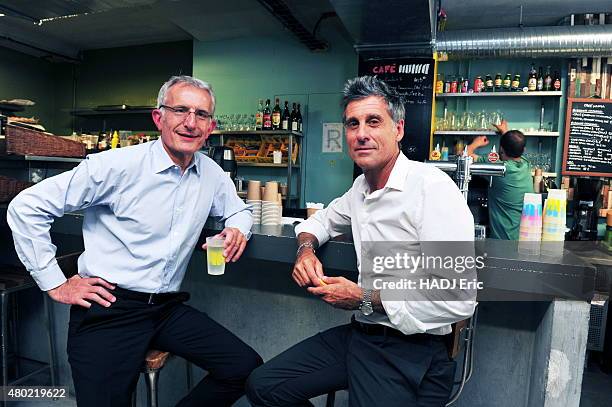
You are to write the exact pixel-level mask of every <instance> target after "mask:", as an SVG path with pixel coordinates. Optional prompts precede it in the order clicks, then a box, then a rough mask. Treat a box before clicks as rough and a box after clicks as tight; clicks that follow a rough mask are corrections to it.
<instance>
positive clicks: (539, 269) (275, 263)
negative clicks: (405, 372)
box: [53, 215, 595, 407]
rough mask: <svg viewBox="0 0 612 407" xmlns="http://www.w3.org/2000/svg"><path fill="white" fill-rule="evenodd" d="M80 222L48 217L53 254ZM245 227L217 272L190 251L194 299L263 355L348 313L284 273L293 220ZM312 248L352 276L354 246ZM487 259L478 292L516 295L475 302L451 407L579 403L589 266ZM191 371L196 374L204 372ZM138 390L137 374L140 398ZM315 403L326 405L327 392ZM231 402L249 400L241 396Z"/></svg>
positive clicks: (172, 373) (181, 378) (174, 369)
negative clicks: (466, 356)
mask: <svg viewBox="0 0 612 407" xmlns="http://www.w3.org/2000/svg"><path fill="white" fill-rule="evenodd" d="M81 220H82V218H81V216H79V215H67V216H65V217H64V218H61V219H58V220H57V221H56V223H55V224H54V226H53V238H54V241H55V242H56V244H57V246H58V250H59V252H60V253H67V252H70V251H74V250H80V249H82V241H81V236H80V234H81V231H80V227H81ZM219 229H220V225H219V224H215V223H214V222H208V223H207V224H206V226H205V228H204V230H203V232H202V236H201V239H200V241H201V242H203V240H204V237H205V236H207V235H212V234H214V233H216V231H218V230H219ZM252 232H253V236H252V237H251V240H250V242H249V244H248V246H247V249H246V250H245V252H244V254H243V257H242V259H241V260H240V261H239V262H237V263H234V264H229V265H228V267H227V268H226V272H225V274H224V275H222V276H209V275H208V274H207V273H206V261H205V260H206V259H205V254H204V252H203V251H202V250H201V249H196V251H195V252H194V254H193V256H192V259H191V262H190V265H189V270H188V271H187V274H186V278H185V280H184V283H183V290H185V291H189V292H190V293H191V299H190V302H189V303H190V304H191V305H193V306H194V307H196V308H198V309H200V310H203V311H205V312H207V313H208V314H209V315H211V316H212V317H213V318H215V319H216V320H217V321H219V322H220V323H222V324H223V325H225V326H226V327H227V328H229V329H230V330H232V331H233V332H235V333H236V334H238V336H240V337H241V338H242V339H243V340H244V341H245V342H247V343H248V344H250V345H251V346H253V347H254V348H255V349H256V350H257V351H258V352H259V353H260V354H261V355H262V357H263V358H264V360H269V359H270V358H272V357H273V356H275V355H276V354H278V353H279V352H281V351H283V350H285V349H286V348H288V347H290V346H292V345H293V344H295V343H297V342H298V341H300V340H302V339H304V338H306V337H309V336H311V335H313V334H315V333H317V332H319V331H322V330H324V329H327V328H330V327H332V326H335V325H339V324H345V323H348V322H349V319H350V315H351V312H347V311H342V310H338V309H334V308H332V307H330V306H328V305H327V304H325V303H324V302H322V301H321V300H319V299H318V298H315V297H313V296H312V295H310V294H308V293H307V292H306V291H305V290H303V289H301V288H299V287H298V286H297V285H296V284H295V283H294V282H293V280H292V279H291V270H292V266H293V261H294V255H295V249H296V246H297V245H296V239H295V235H294V233H293V227H292V226H289V225H284V226H260V225H255V226H253V229H252ZM201 242H200V243H201ZM198 247H199V245H198ZM317 255H318V256H319V258H320V259H321V261H322V263H323V267H324V270H325V273H326V274H327V275H342V276H345V277H347V278H350V279H355V278H356V276H357V273H356V258H355V252H354V248H353V245H352V243H351V242H350V241H348V239H345V241H331V242H328V243H327V244H326V245H325V246H324V247H323V248H321V249H320V250H319V251H318V252H317ZM488 260H489V261H488V262H487V264H488V266H487V267H486V268H485V269H484V271H482V272H481V273H480V275H479V278H480V279H481V280H482V281H483V282H484V286H485V290H484V292H483V293H482V294H483V295H485V296H486V295H487V294H490V293H495V292H497V291H498V290H499V291H500V292H503V293H505V294H506V295H507V294H509V293H510V294H511V295H514V296H516V298H517V299H520V300H521V301H504V302H500V301H495V302H493V301H491V302H489V301H482V300H481V302H480V304H479V314H478V322H477V326H476V338H475V360H474V374H473V376H472V378H471V380H470V381H469V382H468V383H467V385H466V386H465V389H464V390H463V393H462V395H461V397H460V398H459V400H458V401H457V402H456V403H455V405H456V406H470V407H478V406H482V407H485V406H486V407H490V406H491V405H495V406H496V407H506V406H507V407H520V406H529V407H536V406H546V407H557V406H558V407H571V406H575V407H578V405H579V400H580V392H581V383H582V373H583V366H584V358H585V351H586V343H587V333H588V321H589V309H590V305H589V301H590V297H591V296H592V292H593V287H594V282H595V268H594V267H593V266H591V265H590V264H589V263H587V262H585V261H583V260H581V259H580V258H578V257H577V256H575V255H573V254H571V253H568V252H565V253H564V255H563V256H560V257H557V258H551V257H546V256H531V257H529V256H528V257H525V256H523V255H520V254H518V253H516V252H515V253H512V252H511V251H509V250H507V248H504V249H503V250H502V249H499V250H498V249H496V247H495V245H492V246H490V247H489V258H488ZM534 294H537V295H538V297H537V298H539V300H538V301H524V299H525V297H524V296H526V295H534ZM506 298H507V297H506ZM67 312H68V307H66V306H64V305H61V304H56V306H55V317H56V321H55V330H56V335H58V343H59V344H60V345H59V348H60V349H58V354H59V356H60V366H61V371H60V374H59V377H60V381H61V382H62V383H64V384H66V385H70V384H71V378H70V373H69V368H68V364H67V361H66V354H65V349H64V344H65V338H66V330H67V319H68V314H67ZM184 366H185V365H184V362H183V361H181V360H179V359H174V360H172V361H171V362H170V363H169V365H168V366H167V367H166V368H165V369H164V370H163V371H162V374H161V385H160V386H161V387H160V389H161V390H160V401H161V403H162V405H172V404H173V403H175V402H176V401H178V400H179V398H180V397H181V395H183V394H184V393H185V392H186V391H187V387H186V386H187V384H186V375H185V367H184ZM193 370H194V378H195V379H196V380H199V378H200V377H202V375H203V374H204V372H203V371H201V370H200V369H198V368H194V369H193ZM143 390H144V386H143V383H142V381H141V383H140V385H139V391H140V393H141V397H140V398H139V399H140V400H141V401H142V400H144V393H143ZM346 400H347V398H346V393H345V392H339V393H338V395H337V399H336V405H337V406H343V405H347V404H346V403H347V401H346ZM315 403H318V404H317V405H324V400H323V398H320V400H316V401H315ZM139 404H140V403H139ZM141 405H144V404H141ZM236 405H238V406H246V405H248V404H247V402H246V400H245V399H241V400H240V401H239V402H238V403H237V404H236Z"/></svg>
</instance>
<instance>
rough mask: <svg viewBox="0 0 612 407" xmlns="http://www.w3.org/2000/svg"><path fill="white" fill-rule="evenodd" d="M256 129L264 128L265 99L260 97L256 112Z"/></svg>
mask: <svg viewBox="0 0 612 407" xmlns="http://www.w3.org/2000/svg"><path fill="white" fill-rule="evenodd" d="M255 130H263V100H261V99H259V103H258V105H257V113H255Z"/></svg>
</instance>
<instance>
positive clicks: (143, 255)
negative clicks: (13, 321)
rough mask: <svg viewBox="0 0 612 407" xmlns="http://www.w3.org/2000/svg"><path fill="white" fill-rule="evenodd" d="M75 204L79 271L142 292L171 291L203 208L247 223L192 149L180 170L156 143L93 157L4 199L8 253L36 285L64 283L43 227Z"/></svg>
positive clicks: (225, 185) (214, 169)
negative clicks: (80, 214)
mask: <svg viewBox="0 0 612 407" xmlns="http://www.w3.org/2000/svg"><path fill="white" fill-rule="evenodd" d="M78 210H83V211H84V219H83V241H84V243H85V251H84V252H83V254H82V255H81V256H80V257H79V274H80V275H81V276H83V277H102V278H103V279H105V280H107V281H109V282H112V283H116V284H117V285H118V286H120V287H122V288H126V289H130V290H134V291H141V292H149V293H160V292H169V291H178V290H179V288H180V285H181V282H182V280H183V276H184V275H185V270H186V269H187V265H188V263H189V259H190V258H191V254H192V252H193V249H194V247H195V245H196V243H197V241H198V238H199V236H200V233H201V231H202V227H203V226H204V223H205V222H206V219H207V218H208V216H209V215H210V216H215V217H219V218H221V219H222V220H224V221H225V226H226V227H235V228H238V229H240V231H241V232H242V233H243V234H245V235H246V236H247V238H248V237H249V236H250V233H251V232H250V229H251V226H252V223H253V220H252V216H251V212H250V211H249V210H248V209H247V207H246V205H245V204H244V203H243V202H242V201H241V200H240V198H239V197H238V196H237V195H236V189H235V188H234V184H233V183H232V180H231V179H230V178H229V177H228V176H227V175H226V174H225V173H224V172H223V170H222V169H221V168H220V167H219V166H218V165H217V164H216V163H215V162H214V161H213V160H211V159H210V158H208V157H206V156H205V155H204V154H202V153H200V152H197V153H196V154H195V155H194V157H193V160H192V161H191V164H190V165H189V167H188V168H187V169H186V170H185V171H184V173H181V168H180V167H179V166H177V165H176V164H174V162H173V161H172V160H171V159H170V157H169V156H168V154H167V153H166V150H165V149H164V148H163V145H162V142H161V140H157V141H155V142H151V143H145V144H140V145H137V146H132V147H127V148H121V149H116V150H110V151H106V152H102V153H99V154H92V155H89V156H88V157H87V159H85V160H83V162H81V163H80V164H79V165H78V166H77V167H76V168H74V169H73V170H71V171H67V172H64V173H62V174H60V175H57V176H55V177H52V178H49V179H46V180H44V181H42V182H40V183H38V184H36V185H34V186H32V187H31V188H28V189H26V190H25V191H23V192H21V193H20V194H19V195H18V196H17V197H16V198H15V199H13V201H11V203H10V205H9V208H8V214H7V219H8V224H9V226H10V227H11V229H12V231H13V239H14V241H15V248H16V250H17V254H18V255H19V258H20V259H21V261H22V262H23V264H24V265H25V266H26V268H27V269H28V271H29V272H30V274H31V275H32V277H33V278H34V280H35V281H36V283H37V284H38V286H39V287H40V288H41V289H42V290H44V291H47V290H50V289H52V288H55V287H57V286H59V285H61V284H62V283H64V282H65V281H66V278H65V277H64V275H63V273H62V271H61V270H60V268H59V267H58V265H57V261H56V260H55V253H56V247H55V246H54V245H53V243H51V238H50V234H49V230H50V228H51V224H52V223H53V219H54V218H57V217H61V216H63V215H64V214H65V213H67V212H73V211H78ZM202 272H204V271H202Z"/></svg>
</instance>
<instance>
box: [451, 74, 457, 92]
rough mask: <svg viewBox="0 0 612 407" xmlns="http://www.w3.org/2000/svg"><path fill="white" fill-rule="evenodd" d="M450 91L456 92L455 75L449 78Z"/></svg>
mask: <svg viewBox="0 0 612 407" xmlns="http://www.w3.org/2000/svg"><path fill="white" fill-rule="evenodd" d="M450 93H457V78H455V77H453V78H452V79H451V88H450Z"/></svg>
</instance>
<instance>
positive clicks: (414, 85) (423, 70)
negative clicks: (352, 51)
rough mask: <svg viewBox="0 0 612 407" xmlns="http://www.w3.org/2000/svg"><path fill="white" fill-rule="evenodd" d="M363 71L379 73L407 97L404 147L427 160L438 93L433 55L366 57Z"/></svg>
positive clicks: (417, 158)
mask: <svg viewBox="0 0 612 407" xmlns="http://www.w3.org/2000/svg"><path fill="white" fill-rule="evenodd" d="M359 75H375V76H376V77H378V78H380V79H382V80H384V81H385V82H386V83H387V84H388V85H390V86H393V88H394V89H395V90H397V91H398V92H399V93H400V94H401V95H402V96H403V97H404V107H405V109H406V117H405V120H404V122H405V123H404V138H403V139H402V151H403V153H404V154H405V155H406V156H407V157H408V158H410V159H411V160H415V161H424V160H426V159H427V158H428V155H429V139H430V137H431V115H432V106H433V96H434V60H433V58H392V59H368V60H363V59H362V60H360V61H359Z"/></svg>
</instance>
